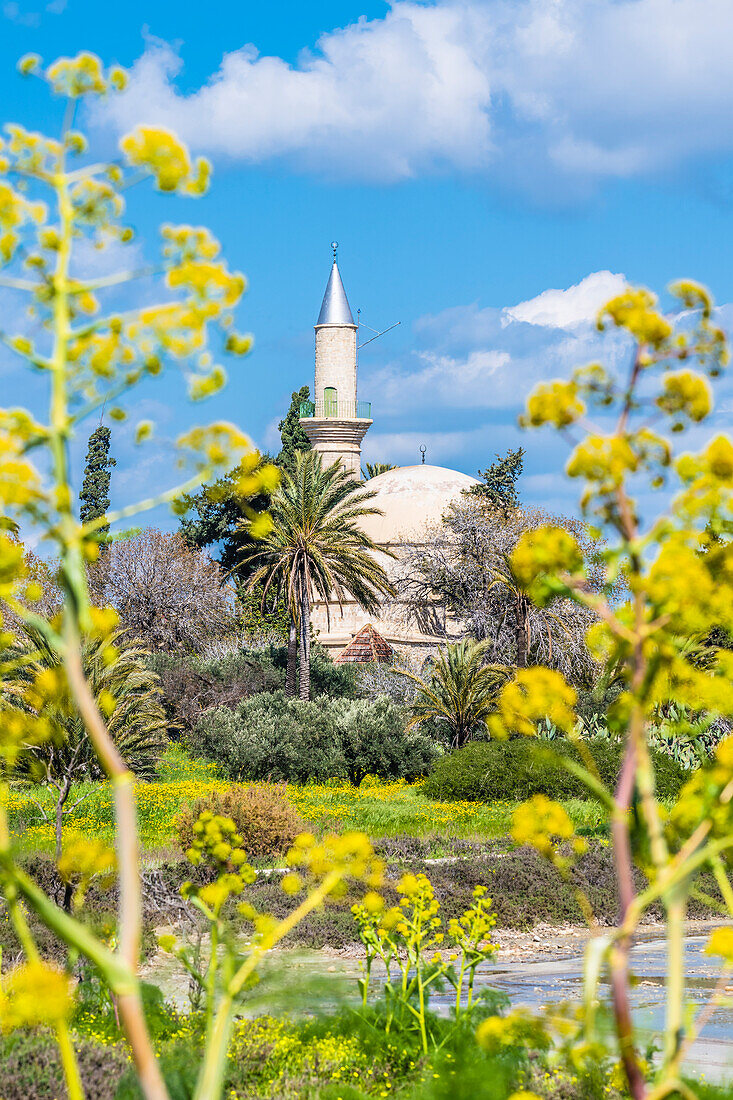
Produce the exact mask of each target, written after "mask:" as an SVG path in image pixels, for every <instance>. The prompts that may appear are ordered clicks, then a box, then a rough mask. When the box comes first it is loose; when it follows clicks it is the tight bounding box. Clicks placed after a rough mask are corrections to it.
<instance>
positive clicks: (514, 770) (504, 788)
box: [421, 738, 685, 802]
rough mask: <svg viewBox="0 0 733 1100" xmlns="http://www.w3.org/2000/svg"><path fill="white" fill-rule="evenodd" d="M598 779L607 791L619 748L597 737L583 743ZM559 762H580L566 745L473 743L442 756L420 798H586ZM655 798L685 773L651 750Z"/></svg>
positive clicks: (672, 791) (671, 790)
mask: <svg viewBox="0 0 733 1100" xmlns="http://www.w3.org/2000/svg"><path fill="white" fill-rule="evenodd" d="M586 743H587V745H588V748H589V749H590V752H591V754H592V756H593V759H594V760H595V762H596V767H597V768H598V772H599V774H600V776H601V779H602V780H603V782H604V783H605V784H606V786H607V787H611V788H613V787H614V786H615V784H616V780H617V778H618V774H619V770H620V766H621V753H622V746H621V745H620V744H618V743H616V742H613V741H609V740H606V739H603V738H593V739H591V740H589V741H587V742H586ZM561 757H568V758H570V759H573V760H578V761H580V757H579V755H578V752H577V750H576V749H575V748H574V747H573V746H572V745H571V744H570V742H568V741H563V740H557V741H552V742H542V741H536V740H535V739H534V738H527V739H525V738H521V739H516V740H512V741H476V742H473V743H472V744H470V745H466V746H465V748H462V749H458V750H457V751H456V752H453V753H450V755H447V756H444V757H442V758H441V759H440V760H439V761H438V763H437V764H436V767H435V769H434V771H433V772H432V774H431V775H429V776H428V778H427V779H426V781H425V783H424V784H423V785H422V788H421V789H422V793H423V794H425V795H427V796H428V798H435V799H439V800H441V801H464V800H469V801H480V802H495V801H499V800H507V801H515V800H517V801H522V800H524V799H526V798H531V796H532V795H534V794H545V795H548V796H549V797H551V798H588V797H590V796H589V794H588V790H587V788H586V787H585V786H584V784H583V783H582V782H581V781H580V780H579V779H576V778H575V777H574V776H572V775H571V774H570V772H568V771H567V770H566V769H565V768H564V767H563V765H562V763H561V760H560V759H559V758H561ZM652 758H653V760H654V766H655V770H656V779H657V793H658V795H659V797H660V798H674V797H676V795H677V793H678V792H679V790H680V787H681V786H682V784H683V783H684V781H685V772H684V771H683V769H682V768H680V767H679V765H677V764H676V763H675V762H674V761H673V760H672V759H671V758H670V757H669V756H666V755H665V754H663V753H661V752H656V751H654V750H652Z"/></svg>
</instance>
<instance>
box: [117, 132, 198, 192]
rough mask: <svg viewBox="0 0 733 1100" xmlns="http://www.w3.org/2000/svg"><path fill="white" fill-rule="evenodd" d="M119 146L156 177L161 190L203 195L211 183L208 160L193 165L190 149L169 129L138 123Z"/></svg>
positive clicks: (132, 159)
mask: <svg viewBox="0 0 733 1100" xmlns="http://www.w3.org/2000/svg"><path fill="white" fill-rule="evenodd" d="M120 149H121V150H122V152H123V153H124V154H125V156H126V158H127V160H128V163H130V164H132V165H134V166H135V167H137V168H143V169H145V170H146V171H148V172H150V173H151V175H153V176H154V177H155V182H156V184H157V185H158V187H159V188H160V190H161V191H181V192H183V193H184V194H187V195H203V194H204V193H205V192H206V190H207V188H208V186H209V179H210V176H211V165H210V164H209V162H208V161H207V160H205V159H204V158H203V157H199V158H198V160H197V161H196V164H195V166H192V165H191V157H190V155H189V152H188V149H187V148H186V146H185V145H184V144H183V142H182V141H179V139H178V138H177V137H176V135H175V134H172V133H171V132H170V131H169V130H164V129H162V128H160V127H153V126H138V127H137V128H136V129H135V130H133V131H132V133H130V134H125V136H124V137H123V138H122V139H121V140H120Z"/></svg>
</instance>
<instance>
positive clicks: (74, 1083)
mask: <svg viewBox="0 0 733 1100" xmlns="http://www.w3.org/2000/svg"><path fill="white" fill-rule="evenodd" d="M9 851H10V833H9V829H8V819H7V815H6V813H5V805H4V802H3V803H0V856H4V855H6V854H8V853H9ZM4 887H5V889H4V893H5V900H6V902H7V905H8V911H9V913H10V919H11V921H12V922H13V927H14V928H15V931H16V934H17V936H18V939H19V940H20V945H21V947H22V948H23V951H24V952H25V957H26V959H27V960H28V962H38V960H39V958H40V956H39V953H38V948H37V947H36V942H35V940H34V939H33V933H32V932H31V930H30V928H29V926H28V921H27V920H26V919H25V915H24V913H23V911H22V909H21V908H20V906H19V905H18V894H17V888H16V884H15V883H14V882H12V881H9V882H7V883H5V884H4ZM54 1030H55V1032H56V1042H57V1044H58V1048H59V1054H60V1055H61V1065H62V1067H63V1070H64V1080H65V1081H66V1089H67V1092H68V1094H69V1100H84V1086H83V1085H82V1083H81V1075H80V1073H79V1063H78V1062H77V1059H76V1052H75V1051H74V1047H73V1046H72V1043H71V1037H70V1035H69V1028H68V1025H67V1023H66V1020H57V1021H56V1024H55V1025H54Z"/></svg>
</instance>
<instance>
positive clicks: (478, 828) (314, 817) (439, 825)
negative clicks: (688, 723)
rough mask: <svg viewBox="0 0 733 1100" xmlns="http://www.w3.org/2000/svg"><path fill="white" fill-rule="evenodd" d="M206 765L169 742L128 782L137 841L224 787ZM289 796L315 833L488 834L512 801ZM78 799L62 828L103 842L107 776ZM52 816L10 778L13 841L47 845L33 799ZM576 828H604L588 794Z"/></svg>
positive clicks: (164, 840) (360, 791) (500, 831)
mask: <svg viewBox="0 0 733 1100" xmlns="http://www.w3.org/2000/svg"><path fill="white" fill-rule="evenodd" d="M227 786H229V783H226V782H224V781H223V780H220V779H218V778H217V776H216V771H215V769H214V768H213V766H212V765H210V764H206V763H203V762H202V761H200V760H190V759H189V758H188V757H187V756H186V754H185V753H184V752H183V750H182V749H181V748H180V747H178V746H174V747H172V748H170V749H169V750H168V752H167V753H166V755H165V757H164V758H163V760H162V762H161V768H160V779H159V780H158V781H157V782H155V783H139V784H137V786H136V794H137V805H138V824H139V828H140V839H141V842H142V845H143V848H144V849H146V850H147V851H148V852H155V851H159V850H161V849H165V848H170V846H171V845H172V844H173V843H174V840H175V828H174V822H175V818H176V815H177V814H178V812H179V811H180V809H181V808H182V807H183V806H185V805H188V804H190V803H191V802H193V801H194V800H195V799H196V798H199V797H200V796H201V795H202V794H204V793H206V791H208V790H211V789H214V788H219V789H224V788H225V787H227ZM287 793H288V797H289V798H291V800H292V801H293V803H294V804H295V806H296V807H297V809H298V810H299V811H300V813H301V815H302V817H303V818H304V820H305V821H306V822H307V823H308V825H309V827H311V828H313V829H314V831H316V832H317V833H324V832H344V831H346V830H349V829H353V830H358V831H360V832H365V833H368V834H369V835H370V836H372V837H395V836H407V837H432V838H435V839H436V842H439V841H440V840H442V839H450V838H456V837H465V838H477V839H480V838H487V839H489V838H494V837H500V836H505V835H507V834H508V833H509V832H510V830H511V821H512V814H513V812H514V809H515V808H516V806H517V804H518V803H516V802H509V801H506V802H491V803H481V802H437V801H435V800H433V799H428V798H425V797H424V796H423V795H422V794H420V793H419V790H418V788H417V786H412V785H409V784H406V783H403V782H394V783H393V782H383V781H379V780H373V779H366V780H365V781H364V782H363V783H362V785H361V786H360V787H352V786H350V785H349V784H348V783H345V782H344V781H343V780H333V781H331V782H329V783H321V784H306V785H303V786H298V785H295V784H291V785H289V786H288V787H287ZM82 796H83V801H82V802H81V803H80V805H79V806H78V807H77V808H76V809H75V810H74V811H73V812H72V813H70V814H69V815H68V817H67V818H66V819H65V822H64V828H65V830H69V831H71V830H74V831H81V832H84V833H86V834H87V835H89V836H95V837H98V838H99V839H101V840H104V841H106V842H107V843H110V844H111V843H113V841H114V834H115V830H114V818H113V806H112V796H111V790H110V787H109V784H107V783H82V784H77V785H76V786H75V787H74V789H73V791H72V793H71V796H70V798H69V804H71V805H73V803H74V802H76V801H77V800H78V799H79V798H82ZM36 803H38V805H40V806H41V807H43V808H44V809H45V811H46V813H47V814H49V816H52V810H53V804H54V799H53V793H52V792H50V791H47V790H45V789H43V788H40V787H37V786H31V785H28V784H23V785H20V784H17V785H15V786H14V787H13V788H12V790H11V792H10V798H9V803H8V812H9V817H10V825H11V830H12V832H13V834H14V836H15V839H16V842H17V844H18V846H19V848H20V849H21V850H23V851H26V852H34V851H35V852H39V851H41V852H51V851H52V850H53V830H52V828H51V826H50V825H47V824H45V823H44V822H43V816H42V814H41V812H40V810H39V808H38V805H36ZM563 805H564V807H565V809H566V810H567V812H568V814H569V815H570V817H571V819H572V821H573V823H574V824H575V826H576V828H577V829H578V830H579V831H580V832H581V833H583V834H584V835H588V836H599V835H604V833H605V825H604V821H603V814H602V811H601V809H600V807H599V806H598V805H597V804H596V803H595V802H591V801H586V802H584V801H580V800H577V799H573V800H568V801H565V802H564V803H563Z"/></svg>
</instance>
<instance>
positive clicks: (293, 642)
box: [285, 615, 298, 696]
mask: <svg viewBox="0 0 733 1100" xmlns="http://www.w3.org/2000/svg"><path fill="white" fill-rule="evenodd" d="M297 666H298V631H297V628H296V625H295V619H294V618H293V616H292V615H291V616H290V628H289V630H288V664H287V671H286V672H285V694H286V695H290V696H295V694H296V688H297V679H298V672H297Z"/></svg>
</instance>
